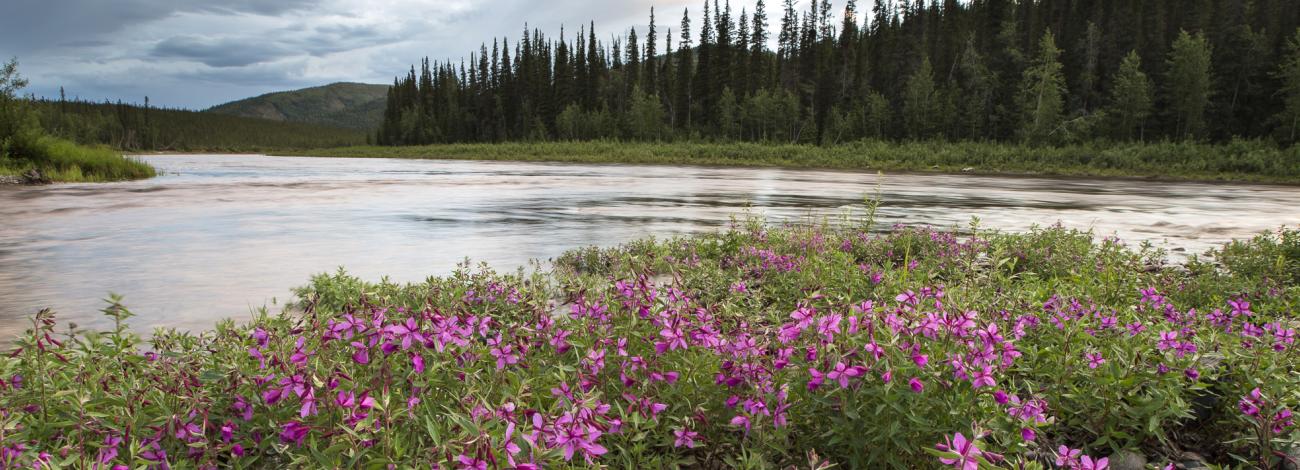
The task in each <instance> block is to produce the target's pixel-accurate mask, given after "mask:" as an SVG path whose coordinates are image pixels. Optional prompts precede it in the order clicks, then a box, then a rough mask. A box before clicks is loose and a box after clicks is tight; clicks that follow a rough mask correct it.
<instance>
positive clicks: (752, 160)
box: [281, 140, 1300, 183]
mask: <svg viewBox="0 0 1300 470" xmlns="http://www.w3.org/2000/svg"><path fill="white" fill-rule="evenodd" d="M281 154H287V153H283V152H282V153H281ZM298 154H299V155H307V156H326V157H381V158H427V159H467V160H515V161H555V162H583V163H640V164H669V165H682V164H691V165H722V166H780V167H800V168H832V169H879V170H903V171H946V172H952V171H969V172H973V173H1018V174H1045V175H1071V176H1106V177H1142V178H1158V179H1178V180H1232V181H1261V182H1279V183H1296V182H1300V150H1297V149H1296V148H1279V147H1277V146H1276V145H1275V144H1272V143H1269V142H1264V141H1256V140H1238V141H1232V142H1229V143H1225V144H1214V145H1211V144H1198V143H1188V142H1177V143H1174V142H1160V143H1145V144H1142V143H1123V144H1116V143H1105V142H1096V143H1089V144H1083V145H1072V146H1063V147H1036V146H1028V145H1019V144H1005V143H987V142H939V141H923V142H903V143H896V142H882V141H860V142H853V143H847V144H842V145H835V146H812V145H793V144H761V143H687V142H675V143H651V142H641V143H634V142H617V141H595V142H535V143H500V144H444V145H428V146H412V147H373V146H370V147H344V148H334V149H318V150H309V151H304V152H298Z"/></svg>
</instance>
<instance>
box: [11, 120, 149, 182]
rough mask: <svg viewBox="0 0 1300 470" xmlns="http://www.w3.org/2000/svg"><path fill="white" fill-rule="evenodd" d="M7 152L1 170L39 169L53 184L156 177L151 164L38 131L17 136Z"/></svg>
mask: <svg viewBox="0 0 1300 470" xmlns="http://www.w3.org/2000/svg"><path fill="white" fill-rule="evenodd" d="M6 151H7V152H8V153H9V154H10V156H9V158H7V159H3V160H0V171H3V172H4V173H8V174H11V175H23V174H25V173H27V172H28V170H36V171H37V172H38V173H39V174H40V175H41V176H42V177H43V178H46V179H48V180H49V181H55V182H69V183H75V182H104V181H124V180H135V179H144V178H152V177H154V176H155V175H156V172H155V170H154V168H153V167H152V166H149V164H147V163H144V162H141V161H139V160H136V159H133V158H131V157H126V156H123V155H122V153H121V152H119V151H116V150H113V149H110V148H108V147H104V146H83V145H77V144H75V143H72V142H69V141H66V140H63V139H58V138H55V137H50V136H46V135H40V134H39V133H34V132H23V133H20V134H19V135H17V136H15V137H14V138H13V139H11V140H10V142H9V145H8V146H7V149H6Z"/></svg>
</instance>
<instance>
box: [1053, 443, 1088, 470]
mask: <svg viewBox="0 0 1300 470" xmlns="http://www.w3.org/2000/svg"><path fill="white" fill-rule="evenodd" d="M1082 453H1083V450H1081V449H1071V448H1069V447H1066V446H1061V447H1060V448H1058V449H1057V450H1056V466H1057V467H1071V468H1073V467H1074V466H1076V465H1077V464H1078V463H1079V455H1080V454H1082Z"/></svg>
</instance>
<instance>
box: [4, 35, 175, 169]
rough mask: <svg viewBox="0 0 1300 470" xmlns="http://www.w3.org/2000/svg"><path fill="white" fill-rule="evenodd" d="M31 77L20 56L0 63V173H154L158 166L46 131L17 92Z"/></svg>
mask: <svg viewBox="0 0 1300 470" xmlns="http://www.w3.org/2000/svg"><path fill="white" fill-rule="evenodd" d="M25 86H27V80H25V79H23V78H22V77H21V76H20V75H19V74H18V61H17V59H13V60H10V61H9V62H7V63H5V64H4V66H3V67H0V175H8V176H21V177H27V176H28V173H29V172H32V171H35V172H37V174H38V175H39V177H40V178H41V179H44V180H48V181H66V182H81V181H121V180H131V179H141V178H150V177H153V176H154V169H153V167H151V166H149V165H148V164H145V163H143V162H140V161H137V160H133V159H131V158H127V157H123V156H122V154H120V153H118V152H114V151H113V150H110V149H107V148H103V147H84V146H79V145H77V144H75V143H72V142H68V141H66V140H62V139H57V138H54V137H50V136H47V135H45V134H44V133H43V132H42V131H41V129H40V127H39V126H38V125H37V119H36V117H35V116H34V113H33V112H32V110H31V108H30V106H29V103H28V102H27V101H26V100H24V99H20V98H18V97H17V94H18V92H19V91H20V90H22V88H23V87H25Z"/></svg>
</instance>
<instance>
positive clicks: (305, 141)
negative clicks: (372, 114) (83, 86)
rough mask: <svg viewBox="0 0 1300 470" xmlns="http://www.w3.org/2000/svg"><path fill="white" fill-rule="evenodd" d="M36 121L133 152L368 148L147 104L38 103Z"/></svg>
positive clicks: (325, 131) (296, 127) (327, 135)
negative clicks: (346, 146) (347, 146)
mask: <svg viewBox="0 0 1300 470" xmlns="http://www.w3.org/2000/svg"><path fill="white" fill-rule="evenodd" d="M27 106H28V107H29V108H30V111H31V114H32V119H33V120H34V121H35V123H36V125H37V126H39V127H40V128H41V129H43V130H44V131H45V132H46V133H48V134H50V135H53V136H57V137H61V138H64V139H67V140H70V141H73V142H76V143H79V144H104V145H108V146H111V147H113V148H116V149H120V150H127V151H154V150H158V151H187V150H256V149H268V148H319V147H337V146H344V145H361V144H364V143H367V140H368V138H369V136H368V135H367V132H365V131H357V130H352V129H341V128H335V127H327V126H319V125H312V124H304V123H294V122H279V121H270V120H264V119H253V118H245V117H238V116H230V115H225V114H219V113H211V112H201V111H191V110H186V109H171V108H160V107H156V106H153V105H152V104H150V102H149V98H148V97H145V99H144V103H143V104H132V103H123V102H122V101H117V102H109V101H104V102H92V101H84V100H79V99H68V98H66V96H65V95H64V93H63V91H62V90H60V96H59V98H58V99H46V98H33V99H30V100H29V101H28V102H27Z"/></svg>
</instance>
